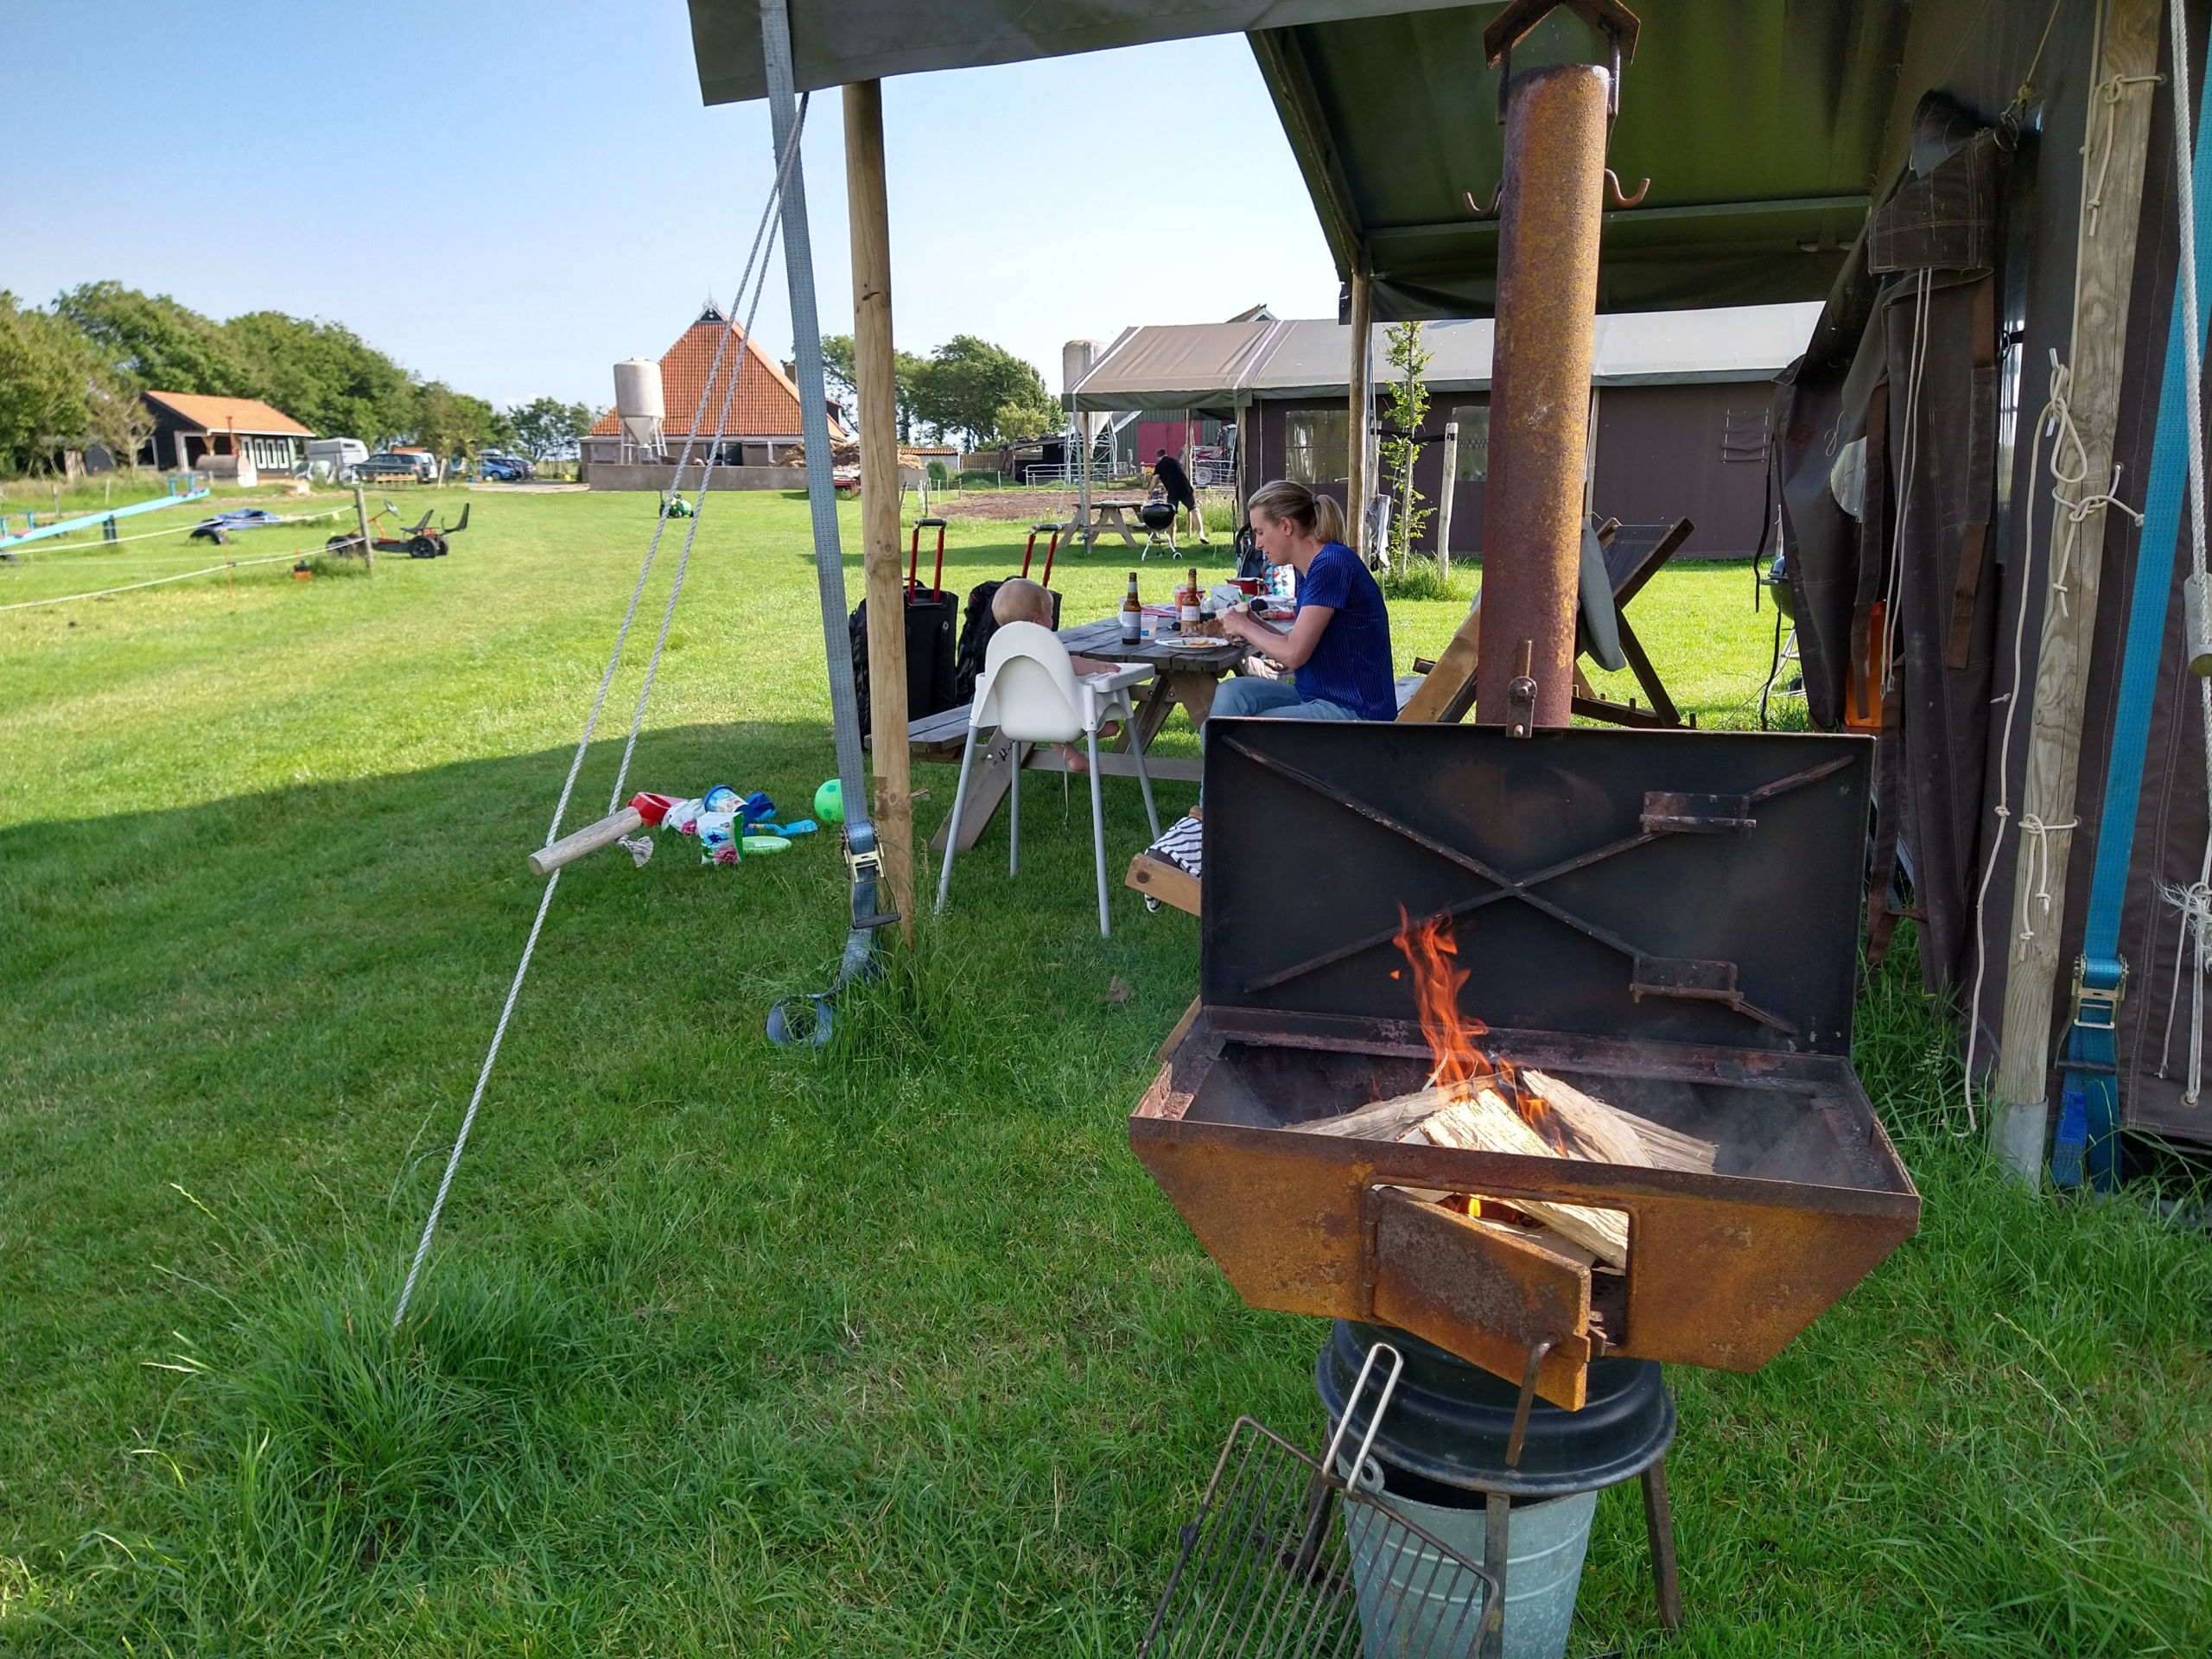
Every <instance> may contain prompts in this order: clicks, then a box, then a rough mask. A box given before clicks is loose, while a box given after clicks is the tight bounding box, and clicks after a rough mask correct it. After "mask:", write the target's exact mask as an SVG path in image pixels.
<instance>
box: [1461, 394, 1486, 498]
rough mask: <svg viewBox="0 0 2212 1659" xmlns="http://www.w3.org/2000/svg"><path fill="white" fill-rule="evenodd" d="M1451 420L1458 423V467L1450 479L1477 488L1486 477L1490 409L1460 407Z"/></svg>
mask: <svg viewBox="0 0 2212 1659" xmlns="http://www.w3.org/2000/svg"><path fill="white" fill-rule="evenodd" d="M1452 419H1453V420H1455V421H1457V422H1459V470H1458V471H1457V472H1455V473H1453V474H1452V477H1453V478H1454V479H1456V480H1459V482H1460V483H1462V484H1479V483H1481V482H1482V481H1483V480H1484V479H1486V478H1488V477H1489V476H1490V405H1489V404H1460V405H1459V408H1457V409H1455V410H1452Z"/></svg>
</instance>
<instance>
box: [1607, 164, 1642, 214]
mask: <svg viewBox="0 0 2212 1659" xmlns="http://www.w3.org/2000/svg"><path fill="white" fill-rule="evenodd" d="M1605 188H1606V189H1608V190H1610V191H1611V192H1612V196H1613V206H1614V207H1637V205H1639V204H1640V203H1641V202H1642V201H1643V198H1644V197H1645V195H1647V194H1649V191H1650V189H1651V181H1650V180H1649V179H1646V180H1644V181H1643V183H1642V184H1639V185H1637V187H1636V194H1634V195H1632V196H1624V195H1623V194H1621V178H1620V175H1619V174H1618V173H1616V172H1614V171H1613V169H1612V168H1610V167H1609V168H1606V169H1605Z"/></svg>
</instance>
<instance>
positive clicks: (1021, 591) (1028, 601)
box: [991, 576, 1052, 628]
mask: <svg viewBox="0 0 2212 1659" xmlns="http://www.w3.org/2000/svg"><path fill="white" fill-rule="evenodd" d="M991 620H993V621H994V622H997V623H1000V624H1005V623H1007V622H1035V623H1038V624H1039V625H1040V626H1044V627H1047V628H1049V627H1051V626H1052V593H1051V590H1050V589H1048V588H1046V586H1045V585H1044V584H1043V583H1042V582H1032V581H1030V580H1029V578H1028V577H1027V576H1008V577H1007V579H1006V580H1005V581H1004V582H1001V583H1000V584H999V590H998V592H996V593H995V594H992V595H991Z"/></svg>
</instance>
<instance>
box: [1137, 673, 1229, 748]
mask: <svg viewBox="0 0 2212 1659" xmlns="http://www.w3.org/2000/svg"><path fill="white" fill-rule="evenodd" d="M1220 683H1221V682H1220V681H1219V680H1218V679H1217V677H1215V676H1213V675H1211V674H1205V673H1198V672H1194V671H1192V670H1189V669H1182V668H1171V669H1169V670H1167V671H1166V672H1164V673H1160V674H1155V675H1154V676H1153V677H1152V678H1151V679H1150V680H1148V681H1147V682H1146V683H1145V686H1144V696H1142V698H1141V699H1140V700H1139V702H1138V703H1137V718H1136V730H1135V733H1134V734H1131V733H1128V732H1124V733H1122V735H1121V737H1120V738H1119V739H1117V740H1116V742H1115V744H1114V750H1115V753H1117V754H1126V753H1128V747H1129V740H1130V738H1131V736H1132V735H1134V736H1135V739H1136V740H1137V743H1138V746H1139V747H1141V748H1143V749H1144V750H1146V751H1147V752H1149V751H1150V750H1151V748H1152V744H1153V740H1154V738H1156V737H1158V736H1159V735H1160V728H1162V727H1164V726H1166V724H1167V716H1168V715H1172V714H1173V713H1174V712H1175V705H1176V704H1177V703H1181V704H1182V705H1183V708H1184V709H1185V712H1186V713H1188V714H1189V715H1190V716H1191V728H1192V730H1193V731H1195V730H1197V729H1198V728H1199V727H1200V726H1203V725H1204V724H1205V718H1206V716H1207V715H1210V714H1211V713H1212V712H1213V694H1214V690H1215V688H1216V687H1217V686H1218V685H1219V684H1220Z"/></svg>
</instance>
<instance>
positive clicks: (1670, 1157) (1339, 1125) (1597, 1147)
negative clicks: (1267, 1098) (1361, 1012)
mask: <svg viewBox="0 0 2212 1659" xmlns="http://www.w3.org/2000/svg"><path fill="white" fill-rule="evenodd" d="M1515 1075H1516V1076H1517V1077H1518V1078H1519V1079H1520V1083H1521V1086H1522V1089H1523V1090H1526V1091H1527V1092H1529V1094H1532V1095H1534V1096H1536V1097H1537V1098H1538V1099H1540V1100H1541V1101H1542V1102H1543V1103H1544V1104H1545V1105H1546V1106H1548V1107H1549V1108H1550V1109H1551V1112H1552V1114H1553V1116H1554V1120H1555V1121H1556V1122H1557V1123H1558V1125H1559V1126H1560V1128H1562V1129H1563V1130H1565V1131H1566V1132H1567V1133H1566V1134H1565V1135H1564V1136H1563V1138H1564V1139H1565V1140H1566V1141H1567V1145H1566V1146H1565V1147H1546V1148H1545V1150H1544V1152H1543V1153H1542V1154H1541V1156H1543V1157H1547V1158H1557V1157H1560V1156H1566V1157H1570V1158H1586V1159H1588V1160H1591V1161H1592V1162H1593V1163H1601V1164H1631V1165H1640V1166H1644V1167H1646V1168H1649V1169H1686V1170H1691V1171H1694V1172H1695V1173H1699V1174H1707V1175H1709V1174H1711V1173H1713V1157H1714V1154H1715V1149H1714V1147H1713V1142H1711V1141H1700V1140H1699V1139H1697V1137H1696V1136H1694V1135H1684V1134H1683V1133H1682V1132H1681V1130H1680V1129H1670V1128H1668V1127H1667V1126H1666V1125H1665V1124H1663V1123H1654V1122H1652V1121H1651V1120H1650V1119H1649V1118H1646V1117H1638V1116H1637V1115H1636V1114H1635V1113H1633V1112H1625V1111H1623V1110H1622V1109H1620V1108H1619V1107H1618V1106H1611V1105H1608V1104H1607V1103H1605V1102H1604V1101H1602V1100H1599V1099H1597V1098H1596V1097H1595V1096H1591V1095H1586V1094H1585V1093H1583V1092H1582V1090H1580V1089H1577V1088H1576V1087H1574V1085H1573V1084H1567V1083H1561V1082H1560V1080H1559V1079H1558V1078H1556V1077H1549V1076H1547V1075H1546V1074H1545V1073H1543V1072H1541V1071H1520V1072H1516V1074H1515ZM1453 1097H1454V1096H1453V1095H1452V1094H1449V1093H1446V1091H1445V1090H1442V1089H1438V1088H1433V1087H1432V1088H1427V1089H1421V1090H1415V1091H1414V1093H1412V1094H1409V1095H1399V1096H1395V1097H1394V1098H1392V1099H1389V1100H1379V1101H1376V1103H1373V1104H1372V1105H1369V1106H1363V1107H1361V1108H1360V1109H1358V1110H1357V1111H1353V1112H1345V1113H1344V1114H1342V1115H1341V1116H1336V1117H1323V1118H1316V1119H1314V1120H1313V1122H1306V1123H1296V1124H1293V1125H1292V1126H1291V1127H1292V1128H1296V1129H1300V1130H1302V1131H1303V1132H1305V1133H1306V1134H1307V1135H1343V1136H1345V1137H1347V1138H1349V1139H1354V1140H1362V1141H1395V1140H1396V1139H1398V1138H1399V1136H1401V1135H1403V1134H1404V1133H1405V1132H1406V1131H1407V1130H1408V1129H1410V1128H1414V1127H1415V1126H1416V1125H1418V1124H1419V1123H1420V1122H1421V1121H1422V1120H1423V1119H1424V1118H1427V1117H1431V1116H1434V1115H1435V1114H1436V1113H1437V1112H1438V1111H1440V1109H1442V1108H1443V1107H1444V1106H1445V1105H1446V1104H1447V1103H1449V1102H1450V1101H1451V1100H1452V1098H1453Z"/></svg>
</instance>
